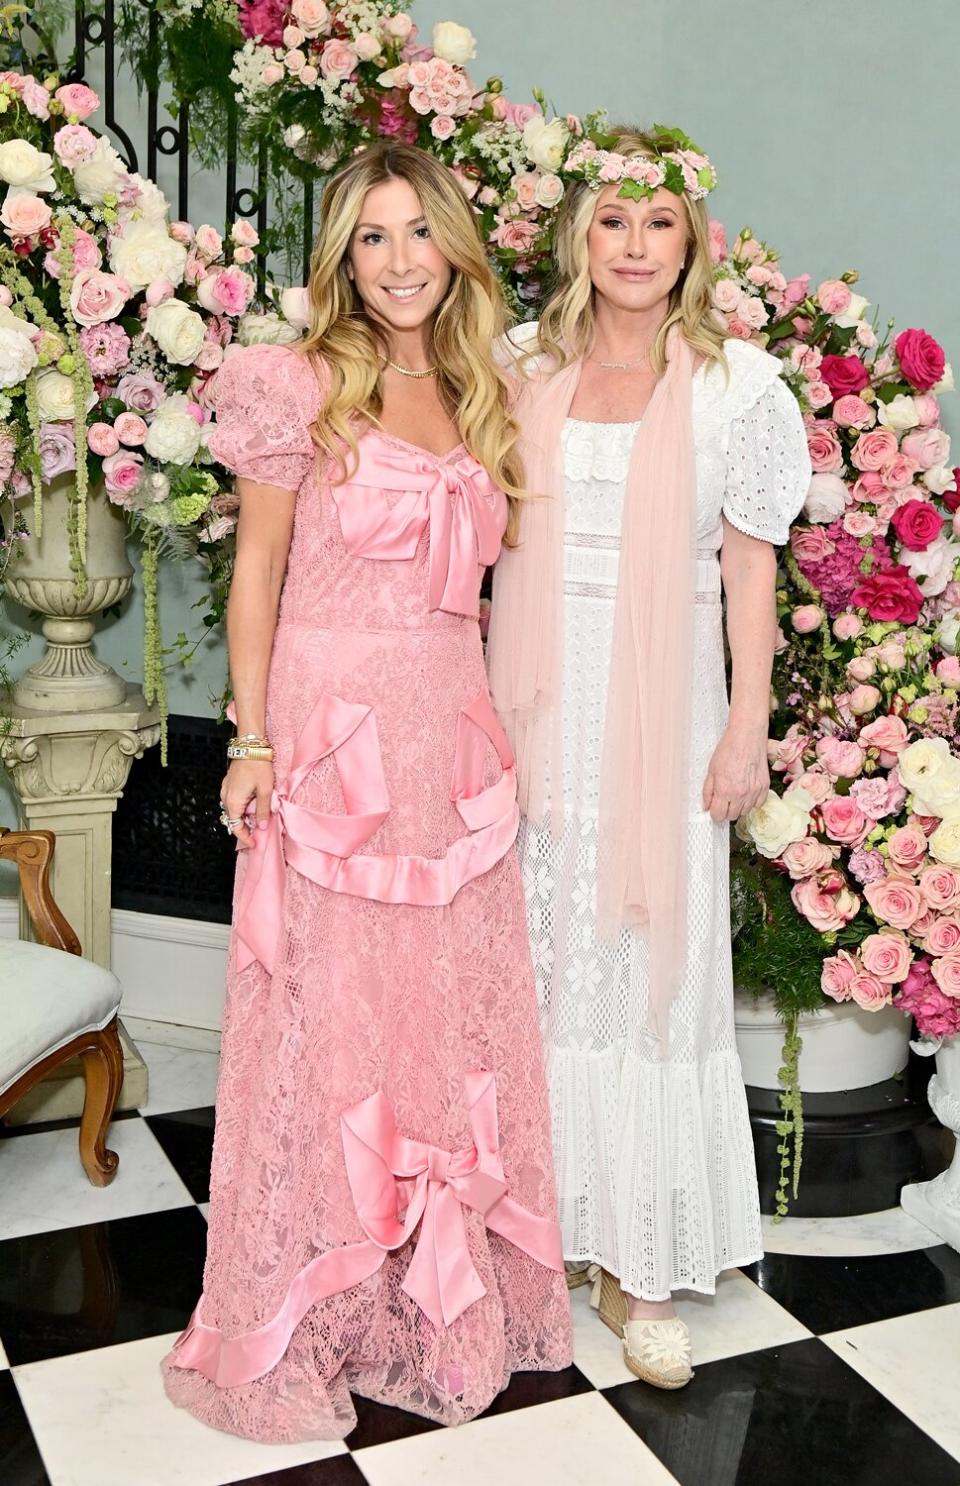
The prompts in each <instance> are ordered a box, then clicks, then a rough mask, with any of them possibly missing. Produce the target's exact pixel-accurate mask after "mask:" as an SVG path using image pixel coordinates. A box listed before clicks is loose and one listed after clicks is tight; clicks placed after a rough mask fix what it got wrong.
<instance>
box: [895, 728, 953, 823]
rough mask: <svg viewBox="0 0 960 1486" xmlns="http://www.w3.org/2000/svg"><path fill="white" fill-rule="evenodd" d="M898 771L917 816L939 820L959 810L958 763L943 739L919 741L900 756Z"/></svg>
mask: <svg viewBox="0 0 960 1486" xmlns="http://www.w3.org/2000/svg"><path fill="white" fill-rule="evenodd" d="M899 769H900V778H901V780H902V781H903V784H904V787H905V788H906V789H907V790H909V792H910V794H912V795H913V802H914V808H915V810H916V811H917V813H918V814H919V815H938V816H943V815H945V814H952V813H953V811H954V810H960V759H957V758H955V757H954V755H953V754H952V753H951V752H950V744H949V743H948V742H947V740H946V738H919V739H918V740H917V742H916V743H911V744H910V747H909V748H905V749H904V750H903V752H902V753H901V755H900V763H899Z"/></svg>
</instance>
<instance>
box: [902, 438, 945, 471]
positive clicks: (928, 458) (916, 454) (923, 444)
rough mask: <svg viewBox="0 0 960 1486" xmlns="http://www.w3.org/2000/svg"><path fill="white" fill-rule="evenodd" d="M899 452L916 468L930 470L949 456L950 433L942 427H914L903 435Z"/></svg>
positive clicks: (943, 462)
mask: <svg viewBox="0 0 960 1486" xmlns="http://www.w3.org/2000/svg"><path fill="white" fill-rule="evenodd" d="M900 452H901V453H902V454H905V455H906V457H907V458H908V459H909V460H911V461H912V463H913V464H914V465H915V466H916V468H917V469H918V470H932V469H933V468H934V467H935V466H936V465H940V464H946V462H947V460H948V458H949V457H950V435H949V434H946V433H944V431H943V429H942V428H915V429H914V430H913V431H912V432H911V433H908V434H907V435H906V436H905V438H904V440H903V443H902V444H901V445H900Z"/></svg>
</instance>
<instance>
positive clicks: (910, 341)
mask: <svg viewBox="0 0 960 1486" xmlns="http://www.w3.org/2000/svg"><path fill="white" fill-rule="evenodd" d="M894 349H895V350H896V353H897V359H898V360H899V362H900V369H901V371H902V372H903V374H904V376H905V377H906V379H907V381H908V382H911V383H912V384H913V386H914V387H916V389H917V391H918V392H929V391H930V388H931V387H932V386H933V385H934V383H935V382H939V380H940V378H941V377H942V376H943V372H944V367H945V365H946V358H945V356H944V354H943V347H942V346H941V345H939V344H938V343H937V341H935V340H934V338H933V336H932V335H928V334H927V332H926V331H925V330H902V331H901V332H900V334H899V335H898V336H897V338H896V340H895V341H894Z"/></svg>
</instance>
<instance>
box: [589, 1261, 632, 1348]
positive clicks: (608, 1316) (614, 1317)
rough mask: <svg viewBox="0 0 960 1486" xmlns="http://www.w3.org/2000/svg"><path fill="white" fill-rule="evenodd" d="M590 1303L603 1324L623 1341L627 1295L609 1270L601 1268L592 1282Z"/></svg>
mask: <svg viewBox="0 0 960 1486" xmlns="http://www.w3.org/2000/svg"><path fill="white" fill-rule="evenodd" d="M590 1304H591V1305H592V1306H593V1307H594V1309H595V1310H596V1312H597V1315H598V1316H599V1317H600V1320H601V1321H602V1322H603V1324H604V1326H609V1327H610V1330H611V1331H612V1332H614V1334H615V1335H616V1336H618V1337H619V1338H620V1340H621V1341H623V1328H624V1326H625V1325H626V1323H627V1315H628V1312H627V1297H626V1296H625V1295H624V1293H623V1291H622V1290H621V1289H620V1281H619V1280H618V1279H617V1277H616V1275H612V1274H611V1273H610V1272H609V1270H606V1269H601V1270H600V1273H599V1274H598V1275H597V1277H596V1279H595V1280H594V1282H593V1294H592V1295H591V1297H590Z"/></svg>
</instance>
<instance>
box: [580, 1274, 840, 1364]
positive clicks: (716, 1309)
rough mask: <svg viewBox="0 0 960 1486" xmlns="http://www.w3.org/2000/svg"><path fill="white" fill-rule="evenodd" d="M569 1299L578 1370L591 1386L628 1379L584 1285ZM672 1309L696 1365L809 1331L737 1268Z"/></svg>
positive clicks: (615, 1343)
mask: <svg viewBox="0 0 960 1486" xmlns="http://www.w3.org/2000/svg"><path fill="white" fill-rule="evenodd" d="M570 1299H571V1302H572V1309H573V1325H574V1359H575V1361H576V1364H577V1366H578V1367H579V1368H580V1370H581V1372H583V1373H584V1374H585V1375H586V1376H587V1377H588V1378H589V1379H590V1382H591V1383H592V1384H593V1385H594V1387H596V1388H610V1387H612V1386H613V1385H614V1384H615V1383H627V1382H630V1381H631V1379H632V1378H633V1374H632V1373H631V1372H630V1371H629V1369H628V1368H627V1367H626V1366H625V1365H624V1361H623V1348H622V1346H621V1343H620V1341H619V1339H618V1338H617V1337H616V1336H614V1334H613V1332H612V1331H611V1330H610V1328H609V1327H608V1326H605V1325H604V1324H603V1322H602V1321H601V1320H600V1319H599V1317H598V1316H597V1313H596V1311H595V1310H594V1309H593V1308H592V1307H591V1305H590V1290H589V1287H588V1286H586V1285H584V1286H582V1287H581V1288H580V1289H579V1290H574V1291H573V1292H572V1293H571V1297H570ZM677 1314H678V1315H679V1316H680V1317H681V1318H682V1319H683V1320H684V1321H685V1322H686V1323H687V1326H688V1327H689V1328H690V1340H691V1343H692V1345H693V1362H694V1366H695V1367H697V1366H699V1365H700V1364H701V1363H704V1362H714V1361H716V1359H717V1358H718V1357H730V1356H733V1355H734V1354H735V1353H737V1352H756V1351H759V1350H760V1349H761V1348H763V1347H773V1346H778V1345H782V1344H783V1343H785V1342H794V1341H802V1340H803V1339H804V1338H805V1337H808V1336H809V1335H810V1332H809V1331H808V1330H807V1329H806V1327H805V1326H802V1325H801V1324H800V1322H799V1321H797V1320H795V1319H794V1317H793V1316H791V1315H790V1314H789V1312H788V1311H785V1310H784V1309H783V1307H782V1306H780V1305H778V1304H777V1302H776V1301H775V1300H773V1299H772V1298H771V1297H770V1296H769V1295H765V1294H764V1293H763V1291H762V1290H760V1289H759V1288H758V1287H757V1286H756V1285H755V1284H754V1283H753V1281H752V1280H749V1279H747V1277H746V1275H744V1274H742V1273H741V1271H740V1270H738V1269H731V1270H727V1271H726V1273H725V1274H722V1275H720V1277H719V1279H718V1280H717V1293H716V1295H694V1294H693V1293H692V1292H685V1293H680V1294H679V1295H678V1296H677Z"/></svg>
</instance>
